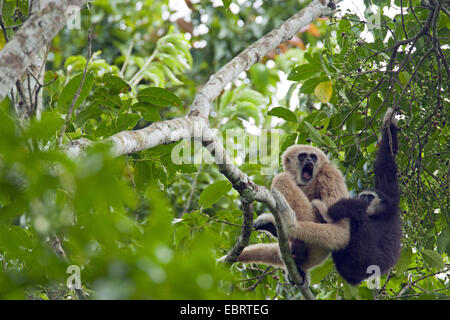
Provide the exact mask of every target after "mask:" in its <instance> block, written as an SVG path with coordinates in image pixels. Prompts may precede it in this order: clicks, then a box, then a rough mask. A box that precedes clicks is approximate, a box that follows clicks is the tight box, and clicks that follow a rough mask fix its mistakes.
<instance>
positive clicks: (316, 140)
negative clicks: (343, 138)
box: [303, 121, 323, 145]
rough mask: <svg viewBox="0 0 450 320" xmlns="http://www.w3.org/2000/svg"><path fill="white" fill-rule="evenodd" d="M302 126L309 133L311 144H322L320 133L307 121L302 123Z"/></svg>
mask: <svg viewBox="0 0 450 320" xmlns="http://www.w3.org/2000/svg"><path fill="white" fill-rule="evenodd" d="M303 124H304V125H305V127H306V129H307V130H308V132H309V133H310V136H309V137H310V138H311V140H312V142H314V143H315V144H317V145H321V144H323V139H322V135H321V134H320V131H318V130H316V128H314V127H313V126H312V125H311V124H310V123H309V122H308V121H303Z"/></svg>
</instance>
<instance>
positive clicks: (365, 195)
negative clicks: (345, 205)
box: [359, 193, 375, 203]
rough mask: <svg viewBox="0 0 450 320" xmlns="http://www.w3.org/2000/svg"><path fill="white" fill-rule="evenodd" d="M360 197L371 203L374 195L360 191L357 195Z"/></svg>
mask: <svg viewBox="0 0 450 320" xmlns="http://www.w3.org/2000/svg"><path fill="white" fill-rule="evenodd" d="M359 198H360V199H364V200H366V201H367V203H371V202H372V200H373V199H375V196H374V195H373V194H370V193H362V194H361V195H360V196H359Z"/></svg>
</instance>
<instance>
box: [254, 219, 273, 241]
mask: <svg viewBox="0 0 450 320" xmlns="http://www.w3.org/2000/svg"><path fill="white" fill-rule="evenodd" d="M253 229H255V230H263V231H268V232H269V233H271V234H272V235H273V236H274V237H277V228H276V226H275V219H274V217H273V215H272V214H270V213H263V214H261V215H260V216H259V217H258V218H256V220H255V222H253Z"/></svg>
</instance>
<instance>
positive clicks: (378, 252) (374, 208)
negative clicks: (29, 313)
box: [319, 109, 401, 285]
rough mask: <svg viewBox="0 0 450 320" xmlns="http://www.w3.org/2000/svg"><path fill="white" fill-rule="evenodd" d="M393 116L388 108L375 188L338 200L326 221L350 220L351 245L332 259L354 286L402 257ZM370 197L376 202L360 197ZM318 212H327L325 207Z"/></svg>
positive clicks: (340, 272) (395, 127)
mask: <svg viewBox="0 0 450 320" xmlns="http://www.w3.org/2000/svg"><path fill="white" fill-rule="evenodd" d="M392 113H393V111H392V109H389V110H388V112H387V113H386V115H385V118H384V122H383V125H384V126H385V127H387V128H385V129H384V130H383V134H382V138H381V142H380V144H379V150H378V153H377V157H376V160H375V189H372V190H366V191H363V192H361V193H360V194H359V195H358V198H355V199H346V200H341V201H338V202H337V203H336V204H334V205H332V206H331V207H329V208H328V213H327V215H328V217H327V218H326V219H332V220H333V221H335V222H334V223H339V222H340V221H342V220H341V219H348V218H349V219H350V241H349V244H348V245H347V246H346V247H345V248H344V249H341V250H335V251H333V253H332V256H333V260H334V263H335V265H336V269H337V271H338V272H339V274H340V275H341V276H342V277H343V278H344V279H345V280H346V281H347V282H349V283H350V284H352V285H357V284H359V283H361V282H362V281H363V280H364V279H367V278H368V277H369V276H370V274H369V273H367V268H368V267H369V266H371V265H376V266H378V267H379V268H380V270H381V273H385V272H387V271H388V270H389V269H390V268H391V267H392V266H394V265H395V263H396V261H397V259H398V257H399V255H400V243H401V222H400V210H399V207H398V206H399V200H400V192H399V187H398V181H397V166H396V164H395V158H394V157H395V155H396V154H397V148H398V140H397V131H398V129H397V125H396V121H395V119H394V118H393V115H392ZM391 118H392V120H391ZM388 124H389V126H388ZM389 132H390V137H389ZM390 141H391V143H390ZM391 147H392V149H391ZM368 194H371V195H374V196H375V197H374V199H373V200H371V201H370V200H369V201H367V200H364V198H366V199H367V197H361V196H362V195H366V196H367V195H368ZM319 211H321V213H322V214H324V213H325V212H324V208H323V207H321V208H319ZM334 223H333V224H334ZM333 224H331V225H333ZM331 225H330V226H331Z"/></svg>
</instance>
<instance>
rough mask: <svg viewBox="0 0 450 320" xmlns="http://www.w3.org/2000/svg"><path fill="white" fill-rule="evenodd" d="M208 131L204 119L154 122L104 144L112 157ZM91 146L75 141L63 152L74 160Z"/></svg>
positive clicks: (121, 133)
mask: <svg viewBox="0 0 450 320" xmlns="http://www.w3.org/2000/svg"><path fill="white" fill-rule="evenodd" d="M208 131H209V129H208V122H207V121H206V120H205V119H203V118H201V117H194V116H189V117H187V118H177V119H173V120H166V121H162V122H155V123H153V124H152V125H150V126H148V127H146V128H144V129H141V130H135V131H122V132H119V133H116V134H115V135H113V136H111V137H109V138H108V139H106V140H105V141H104V142H107V143H108V142H109V143H111V144H112V154H113V155H114V156H120V155H125V154H132V153H135V152H139V151H142V150H147V149H150V148H153V147H156V146H159V145H162V144H169V143H173V142H177V141H180V140H183V139H191V138H193V137H201V135H202V132H208ZM104 142H102V143H104ZM91 144H92V142H91V141H89V140H86V139H80V140H75V141H73V142H71V143H69V144H68V145H66V146H65V152H66V153H67V154H68V155H69V156H70V157H72V158H74V157H77V156H78V155H79V154H80V153H81V152H82V151H83V150H84V149H86V147H88V146H89V145H91Z"/></svg>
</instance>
